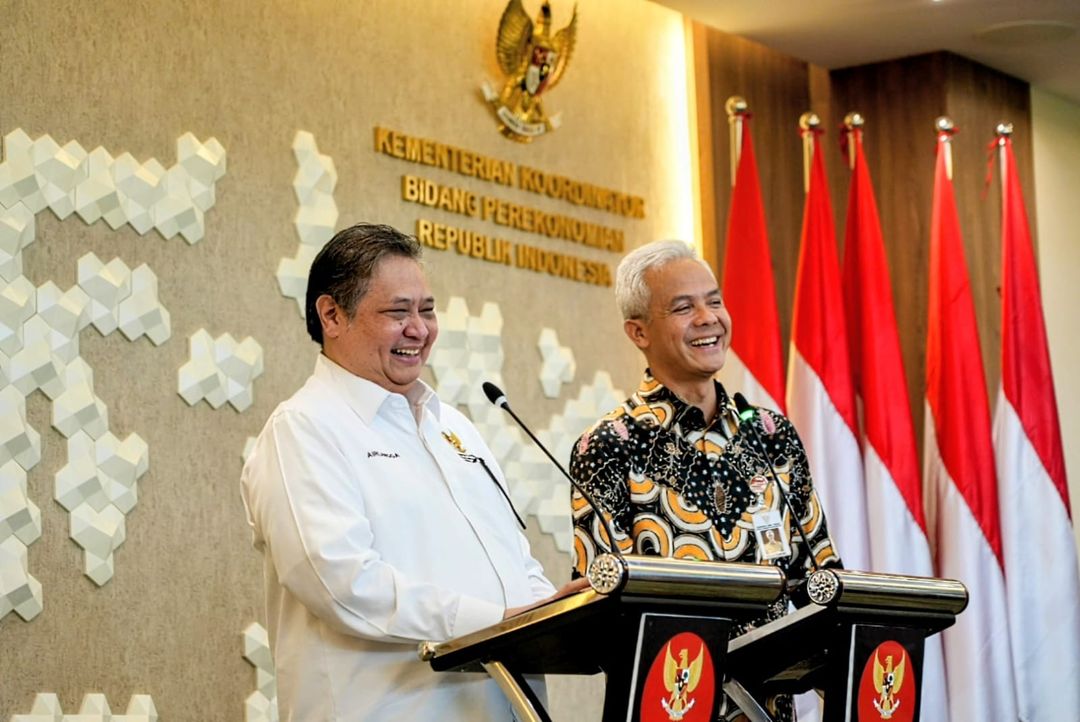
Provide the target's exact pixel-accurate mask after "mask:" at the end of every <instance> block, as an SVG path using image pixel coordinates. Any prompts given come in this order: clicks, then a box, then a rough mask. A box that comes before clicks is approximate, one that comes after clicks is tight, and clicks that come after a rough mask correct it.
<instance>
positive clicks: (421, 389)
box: [315, 353, 440, 426]
mask: <svg viewBox="0 0 1080 722" xmlns="http://www.w3.org/2000/svg"><path fill="white" fill-rule="evenodd" d="M315 376H316V377H318V378H320V379H323V380H324V381H327V382H329V383H331V384H333V385H334V386H335V387H337V388H341V389H344V391H345V395H344V398H345V402H346V403H347V404H348V405H349V407H350V408H351V409H352V410H353V411H355V412H356V414H357V415H358V416H359V417H360V419H361V420H362V421H363V422H364V423H365V424H367V425H368V426H370V425H371V424H372V422H373V421H375V417H376V416H377V415H378V414H379V410H380V409H381V408H382V407H383V405H384V404H385V403H386V402H387V401H389V400H390V398H391V397H394V396H399V397H401V398H404V399H405V401H406V403H407V404H408V406H409V408H410V409H413V408H416V407H419V406H426V407H427V409H428V411H430V412H431V413H432V415H433V416H434V417H435V418H436V419H438V418H439V410H440V407H439V397H438V396H436V395H435V390H434V389H432V388H431V387H430V386H428V385H427V384H426V383H424V382H423V381H421V380H418V381H417V382H416V384H415V385H414V386H413V387H412V388H411V389H409V392H408V394H398V393H394V392H392V391H387V390H386V389H384V388H383V387H382V386H379V385H378V384H377V383H375V382H374V381H368V380H367V379H365V378H362V377H360V376H357V375H356V374H354V373H352V372H351V371H349V370H348V369H346V368H344V367H343V366H341V365H340V364H338V363H336V362H334V361H332V360H331V359H330V358H328V357H327V356H326V354H323V353H320V354H319V357H318V359H316V361H315Z"/></svg>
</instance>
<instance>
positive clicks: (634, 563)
mask: <svg viewBox="0 0 1080 722" xmlns="http://www.w3.org/2000/svg"><path fill="white" fill-rule="evenodd" d="M587 578H588V580H589V583H590V585H591V588H590V589H586V590H585V591H582V592H579V593H577V594H574V595H571V596H568V597H565V598H563V599H559V600H557V601H554V602H551V603H549V604H546V605H544V606H541V607H538V608H536V609H532V610H530V611H528V612H526V613H524V614H520V615H518V616H515V617H512V618H510V619H507V620H504V621H502V622H500V623H498V624H495V625H493V626H491V627H488V628H486V629H481V630H479V631H477V632H474V633H472V634H468V635H465V636H462V637H458V638H455V639H451V640H448V641H446V642H442V643H434V642H424V643H422V644H421V645H420V657H421V659H423V660H425V661H428V662H429V663H430V664H431V667H432V669H434V670H436V671H440V672H454V671H457V672H487V673H488V674H489V675H490V676H491V677H492V678H493V679H494V680H495V681H496V682H497V683H498V684H499V687H500V688H501V689H502V691H503V693H504V694H505V695H506V697H507V699H509V701H510V703H511V705H512V706H513V707H514V711H515V713H516V715H517V718H518V720H520V721H521V722H550V720H551V718H550V717H549V716H548V714H547V712H546V710H545V709H544V707H543V705H542V704H541V703H540V701H539V699H538V698H537V697H536V695H535V694H534V693H533V691H532V689H531V688H530V687H529V686H528V684H527V683H526V682H525V679H524V677H525V675H529V674H582V675H591V674H596V673H598V672H604V673H605V674H606V676H607V682H606V686H605V692H604V712H603V720H604V722H615V721H616V720H618V722H626V721H627V720H632V721H637V720H643V719H644V720H649V719H652V718H654V717H655V714H656V713H657V710H660V711H664V712H665V714H664V716H663V717H659V718H658V719H668V718H669V716H670V714H674V715H675V716H676V717H675V718H678V719H683V720H685V721H686V722H693V720H695V719H701V720H709V719H712V717H711V714H712V712H713V710H715V708H716V705H717V704H718V702H719V695H720V693H721V686H722V684H723V675H724V670H725V655H726V653H727V647H728V637H729V631H730V628H731V625H732V623H734V622H738V621H741V620H749V619H753V618H756V617H759V616H761V615H762V614H763V613H764V611H765V608H766V607H767V606H768V605H769V604H771V603H773V602H775V601H776V600H777V599H779V598H780V595H781V594H782V593H783V590H784V584H785V581H786V580H785V577H784V574H783V572H781V571H780V570H779V569H777V568H776V567H771V566H760V565H755V564H737V563H722V562H703V561H696V560H682V559H666V558H661V557H644V556H631V555H627V556H615V555H612V554H603V555H600V556H598V557H597V558H596V559H594V560H593V563H592V564H591V565H590V567H589V571H588V574H587ZM654 708H655V709H654Z"/></svg>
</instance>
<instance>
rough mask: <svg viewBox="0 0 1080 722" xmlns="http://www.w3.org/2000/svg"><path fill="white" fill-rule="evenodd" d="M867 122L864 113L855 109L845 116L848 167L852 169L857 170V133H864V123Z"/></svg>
mask: <svg viewBox="0 0 1080 722" xmlns="http://www.w3.org/2000/svg"><path fill="white" fill-rule="evenodd" d="M865 122H866V121H865V120H864V119H863V117H862V114H861V113H859V111H857V110H853V111H851V112H850V113H848V114H847V115H845V116H844V128H845V129H846V132H847V157H848V168H849V169H850V170H855V134H856V133H862V127H863V123H865Z"/></svg>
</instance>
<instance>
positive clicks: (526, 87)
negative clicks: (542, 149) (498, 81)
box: [483, 0, 577, 143]
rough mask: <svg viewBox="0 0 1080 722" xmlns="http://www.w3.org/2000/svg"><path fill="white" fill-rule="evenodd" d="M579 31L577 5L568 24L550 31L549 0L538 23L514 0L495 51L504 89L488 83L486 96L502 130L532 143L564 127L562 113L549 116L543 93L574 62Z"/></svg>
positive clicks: (484, 88) (519, 2) (484, 89)
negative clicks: (553, 31) (561, 124)
mask: <svg viewBox="0 0 1080 722" xmlns="http://www.w3.org/2000/svg"><path fill="white" fill-rule="evenodd" d="M576 34H577V6H576V5H575V6H574V16H573V17H572V18H571V19H570V24H569V25H567V26H566V27H565V28H563V29H562V30H560V31H559V32H557V33H555V34H554V35H552V34H551V4H550V3H549V2H547V0H544V3H543V5H541V6H540V14H539V15H538V16H537V18H536V22H535V23H534V22H533V21H532V20H530V19H529V15H528V13H526V12H525V8H524V7H523V6H522V4H521V0H510V2H508V3H507V4H506V10H504V11H503V14H502V19H501V20H499V36H498V39H497V41H496V44H495V53H496V55H497V56H498V59H499V67H500V68H502V71H503V73H504V74H505V75H506V83H505V85H503V88H502V92H499V93H496V92H495V90H494V89H493V88H492V87H491V86H490V85H488V84H487V83H484V85H483V91H484V99H485V100H486V101H487V102H488V105H490V106H491V109H492V110H493V111H494V112H495V117H496V118H498V120H499V132H501V133H502V134H503V135H505V136H506V137H507V138H511V139H513V140H516V141H519V142H521V143H528V142H529V141H531V140H532V139H533V138H535V137H537V136H539V135H543V134H544V133H546V132H547V131H549V130H552V129H554V128H557V127H559V116H558V115H555V116H552V117H548V116H547V115H546V114H545V113H544V105H543V103H542V102H541V100H540V96H541V95H543V94H544V93H546V92H547V91H549V90H551V89H552V88H554V87H555V86H556V85H557V84H558V82H559V80H560V79H561V78H562V76H563V73H565V72H566V66H567V64H568V63H569V62H570V55H571V54H572V53H573V51H574V38H575V36H576Z"/></svg>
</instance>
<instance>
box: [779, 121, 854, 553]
mask: <svg viewBox="0 0 1080 722" xmlns="http://www.w3.org/2000/svg"><path fill="white" fill-rule="evenodd" d="M813 143H814V154H813V160H812V163H811V169H810V188H809V191H808V192H807V194H806V205H805V208H804V210H803V227H802V247H801V248H800V250H799V268H798V273H797V276H796V280H795V308H794V317H793V320H792V327H791V358H790V361H789V364H788V390H787V406H788V416H789V417H790V418H791V420H792V422H794V424H795V428H796V429H798V431H799V435H800V437H801V438H802V441H803V445H804V446H806V455H807V457H808V458H809V460H810V471H811V473H812V474H813V477H814V486H815V488H816V489H817V493H818V497H819V498H820V499H821V503H822V506H824V508H825V512H826V516H827V518H828V520H829V532H830V535H831V536H832V538H833V541H834V542H835V543H836V546H837V549H838V550H839V552H840V556H841V558H842V559H843V560H844V566H846V567H847V568H849V569H866V568H868V567H869V565H870V554H869V551H870V550H869V544H868V540H867V528H866V495H865V491H864V488H863V473H862V458H861V454H860V452H859V442H858V438H857V426H856V419H855V396H854V392H853V390H852V385H851V360H850V357H849V355H848V339H847V331H846V330H845V327H844V325H845V320H844V298H843V294H842V292H841V289H840V263H839V260H838V259H837V255H836V231H835V227H834V224H833V216H832V206H831V203H830V201H829V189H828V185H827V182H826V179H825V166H824V164H823V163H822V160H821V148H820V143H819V140H818V138H817V136H816V135H815V136H814V138H813Z"/></svg>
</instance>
